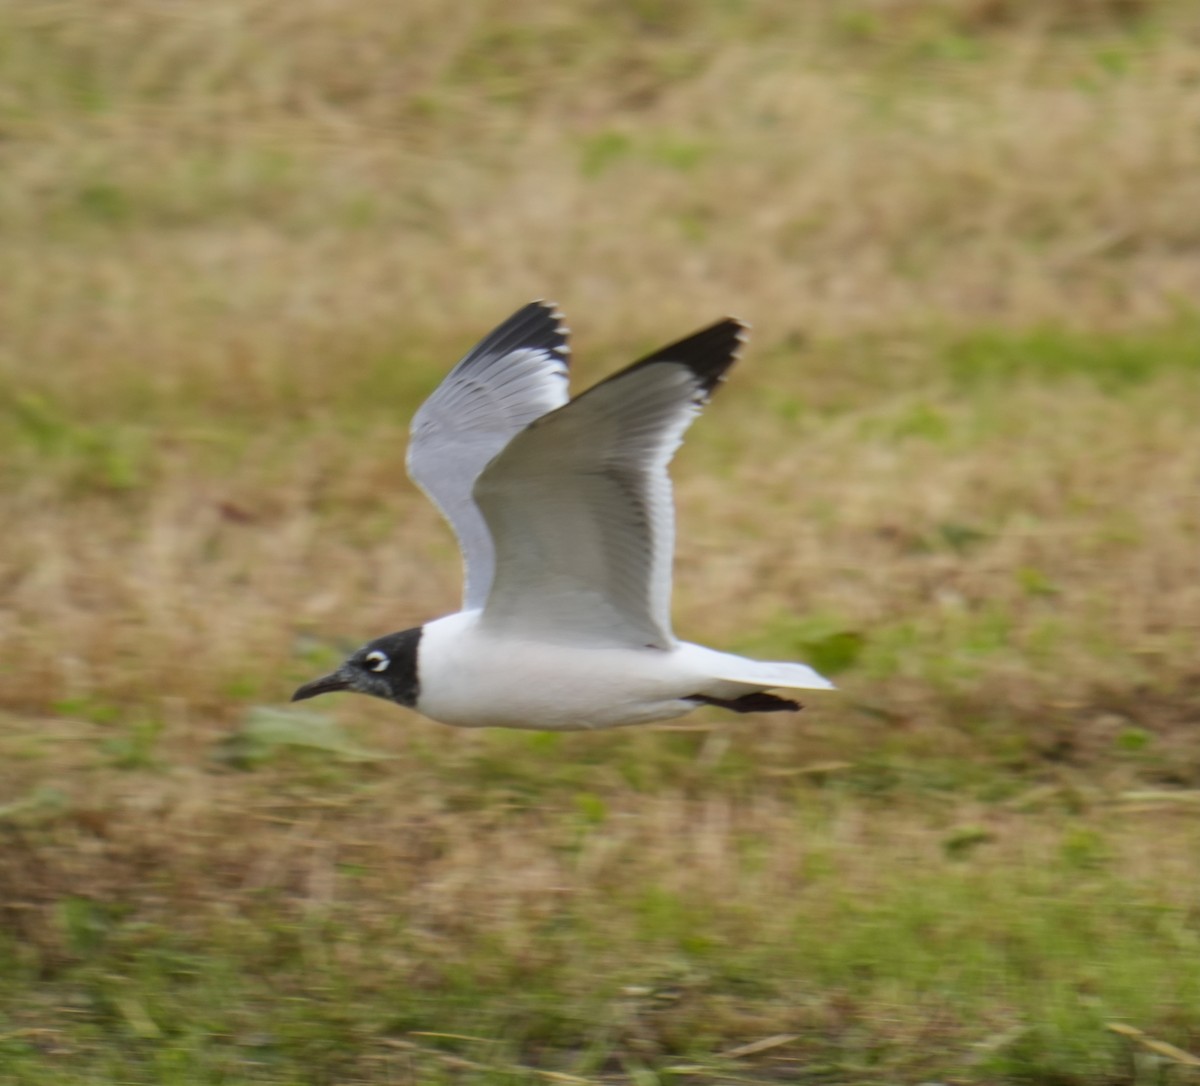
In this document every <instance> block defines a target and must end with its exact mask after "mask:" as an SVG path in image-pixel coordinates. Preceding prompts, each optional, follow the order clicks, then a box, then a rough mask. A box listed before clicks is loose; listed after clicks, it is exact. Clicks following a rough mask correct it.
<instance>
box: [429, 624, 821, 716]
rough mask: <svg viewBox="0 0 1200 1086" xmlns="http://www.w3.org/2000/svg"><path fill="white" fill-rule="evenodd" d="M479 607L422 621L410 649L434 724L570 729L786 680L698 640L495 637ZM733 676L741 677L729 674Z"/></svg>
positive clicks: (802, 674)
mask: <svg viewBox="0 0 1200 1086" xmlns="http://www.w3.org/2000/svg"><path fill="white" fill-rule="evenodd" d="M480 618H481V613H480V612H479V611H460V612H458V613H457V614H453V615H448V616H446V617H445V618H440V619H437V620H436V621H435V622H429V623H426V624H425V626H424V627H423V628H422V634H421V639H420V642H419V644H418V647H417V666H418V671H419V674H420V676H421V678H420V690H419V694H418V701H417V707H418V708H419V709H420V711H421V712H422V713H424V714H425V715H426V716H428V717H430V718H432V719H433V720H439V721H441V722H442V723H443V724H456V725H459V726H462V727H481V726H488V725H497V726H500V727H506V728H537V729H544V730H548V731H573V730H578V729H584V728H611V727H616V726H618V725H624V724H645V723H648V722H650V721H653V720H668V719H670V718H671V717H677V716H682V715H683V714H684V713H686V712H689V711H690V710H692V709H695V708H696V707H697V706H698V705H701V704H704V700H703V699H709V700H710V701H714V702H718V701H734V700H736V699H737V698H739V697H742V696H744V695H746V694H749V693H752V692H753V691H757V690H762V689H763V686H764V680H765V681H766V682H767V683H769V682H770V680H771V678H772V677H774V678H775V680H776V682H779V683H781V684H782V683H786V681H787V679H788V678H789V676H787V675H784V674H782V673H781V672H776V673H775V674H774V675H773V676H772V675H771V674H767V673H766V672H765V671H764V669H765V668H767V667H775V668H789V667H790V668H797V671H796V672H794V673H793V674H791V675H790V678H791V679H796V680H799V681H800V682H810V681H812V679H813V677H814V673H813V672H811V671H810V669H808V668H805V667H804V666H803V665H795V664H785V665H763V664H759V663H757V662H755V661H749V660H745V659H743V658H742V657H740V656H732V655H730V654H728V653H723V652H717V651H716V650H715V649H709V648H705V647H704V646H703V645H693V644H689V643H688V642H686V641H684V642H680V643H678V644H676V645H675V646H673V647H672V648H670V649H659V648H652V647H625V646H620V645H611V646H580V645H573V644H567V643H560V644H555V643H553V642H547V641H529V640H522V639H506V640H503V641H497V640H496V639H495V638H494V637H492V636H491V635H489V634H488V632H487V629H486V627H483V626H481V623H480ZM734 676H738V677H739V678H740V680H741V681H738V680H737V679H735V678H734Z"/></svg>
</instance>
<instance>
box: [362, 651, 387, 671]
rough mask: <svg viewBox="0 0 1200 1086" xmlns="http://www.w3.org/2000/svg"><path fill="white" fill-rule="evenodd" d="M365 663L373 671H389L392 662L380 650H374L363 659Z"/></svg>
mask: <svg viewBox="0 0 1200 1086" xmlns="http://www.w3.org/2000/svg"><path fill="white" fill-rule="evenodd" d="M363 663H364V664H366V665H367V667H368V668H370V669H371V670H372V671H387V668H388V664H390V663H391V661H390V660H389V659H388V658H387V656H386V655H385V654H384V653H382V652H380V651H379V650H378V649H373V650H372V651H371V652H368V653H367V655H366V656H364V657H363Z"/></svg>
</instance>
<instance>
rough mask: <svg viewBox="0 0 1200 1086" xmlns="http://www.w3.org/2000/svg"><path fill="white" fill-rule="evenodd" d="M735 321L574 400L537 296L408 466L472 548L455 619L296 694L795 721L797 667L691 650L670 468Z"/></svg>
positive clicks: (625, 715) (424, 709) (488, 346)
mask: <svg viewBox="0 0 1200 1086" xmlns="http://www.w3.org/2000/svg"><path fill="white" fill-rule="evenodd" d="M743 335H744V327H743V326H742V325H741V324H740V323H739V322H737V321H733V320H724V321H720V322H718V323H717V324H715V325H713V326H712V327H710V328H707V329H704V330H703V331H701V332H698V333H696V334H695V335H693V336H690V337H688V338H687V339H684V340H681V341H680V342H678V343H675V344H672V345H671V346H670V347H667V348H664V349H663V350H661V351H657V352H655V353H654V354H652V355H649V356H647V357H646V358H644V359H642V360H641V361H639V362H637V363H634V364H633V365H632V366H629V367H627V368H626V369H625V370H622V371H620V372H619V373H617V374H616V375H614V376H613V377H610V378H608V379H607V380H605V381H602V382H601V383H600V384H598V385H596V386H594V387H593V388H591V389H589V390H588V391H587V392H586V393H584V394H583V395H582V396H579V397H577V398H576V399H574V400H570V401H568V400H567V391H566V379H567V366H566V357H567V346H566V329H565V328H564V327H563V326H562V324H561V323H560V315H559V314H557V313H556V312H555V311H554V310H553V308H552V307H550V306H547V305H545V304H543V303H532V304H531V305H529V306H526V307H524V308H523V309H521V310H519V311H518V312H517V313H515V314H514V315H513V316H512V317H510V318H509V320H508V321H506V322H504V323H503V324H502V325H500V326H499V327H498V328H497V329H496V330H495V331H494V332H492V333H491V335H489V336H488V337H486V338H485V339H484V340H483V341H481V342H480V344H479V345H478V346H476V347H475V348H474V350H472V351H471V352H469V353H468V354H467V356H466V357H465V358H464V359H463V360H462V361H461V362H460V363H459V364H458V365H457V366H456V367H455V368H454V370H452V371H451V373H450V374H449V376H448V377H447V378H446V379H445V381H443V383H442V385H441V386H439V388H438V389H437V390H436V391H435V392H434V394H433V395H432V396H431V397H430V398H429V400H428V401H426V403H425V404H424V405H423V406H422V407H421V409H420V410H419V411H418V412H417V415H416V417H415V418H414V420H413V427H412V433H413V436H412V440H411V443H410V447H409V454H408V465H409V472H410V474H411V475H412V476H413V478H414V480H415V481H416V482H417V483H418V485H420V486H421V488H422V489H423V490H424V491H425V492H426V493H427V494H428V495H429V497H430V498H431V499H432V500H433V501H434V502H435V504H436V505H437V506H438V507H439V509H441V510H442V512H443V514H444V515H445V516H446V518H447V519H448V520H449V521H450V523H451V525H452V526H453V527H454V529H455V532H456V534H457V535H458V538H459V543H460V545H461V547H462V550H463V558H464V567H465V589H464V600H463V610H461V611H459V612H457V613H456V614H452V615H448V616H446V617H445V618H440V619H437V620H435V621H432V622H428V623H425V624H424V625H423V626H419V627H414V628H412V629H409V630H404V631H401V632H400V633H396V634H389V635H387V636H385V637H381V638H378V639H376V640H375V641H372V642H369V643H368V644H366V645H364V646H363V647H362V648H361V649H359V650H358V651H357V652H356V653H354V654H352V655H351V656H350V657H349V659H347V660H346V662H345V663H344V664H343V665H342V666H341V667H340V668H339V669H338V670H337V671H335V672H333V673H332V674H331V675H327V676H325V677H324V678H322V679H317V680H315V681H314V682H311V683H308V684H306V685H305V686H302V687H301V688H300V689H299V690H297V691H296V694H295V695H294V700H298V699H301V698H307V697H313V696H315V695H317V694H323V693H329V692H332V691H335V690H354V691H357V692H359V693H364V694H370V695H373V696H375V697H380V698H385V699H387V700H390V701H395V702H397V703H399V704H401V705H405V706H408V707H409V708H413V709H416V710H417V711H418V712H420V713H421V714H423V715H424V716H427V717H430V718H431V719H433V720H438V721H441V722H442V723H445V724H453V725H458V726H462V727H486V726H500V727H509V728H534V729H544V730H555V731H559V730H575V729H586V728H609V727H616V726H619V725H626V724H641V723H647V722H649V721H654V720H665V719H669V718H671V717H676V716H681V715H682V714H684V713H686V712H689V711H690V710H692V709H694V708H696V707H697V706H698V705H704V704H709V705H718V706H721V707H724V708H727V709H731V710H733V711H735V712H771V711H779V710H789V709H790V710H794V709H798V708H799V706H798V705H797V704H796V703H795V702H794V701H791V700H789V699H786V698H781V697H778V696H776V695H774V694H771V693H768V691H770V690H776V689H784V690H794V689H828V688H829V687H830V686H831V684H830V683H829V682H828V681H827V680H825V679H823V678H822V677H821V676H820V675H818V674H817V673H816V672H815V671H813V670H812V669H811V668H809V667H807V666H806V665H804V664H795V663H770V662H763V661H757V660H750V659H747V658H745V657H741V656H734V655H731V654H729V653H723V652H718V651H716V650H714V649H709V648H705V647H703V646H701V645H694V644H689V643H687V642H680V641H678V640H677V639H676V638H675V635H674V633H673V631H672V629H671V621H670V591H671V562H672V550H673V544H674V511H673V508H672V499H671V486H670V480H669V478H668V476H667V465H668V463H669V462H670V459H671V456H672V455H673V453H674V451H675V449H676V447H677V446H678V444H679V442H680V441H681V440H682V438H683V433H684V431H685V430H686V429H687V427H688V425H690V423H691V421H692V420H693V419H694V418H695V416H696V415H697V414H698V413H699V410H700V408H701V407H702V406H703V404H704V403H706V402H707V400H708V398H709V396H710V395H711V393H712V391H713V389H714V388H715V387H716V386H717V384H718V383H719V382H720V381H721V380H722V379H723V377H724V374H725V371H726V370H727V369H728V368H729V366H730V365H732V363H733V361H734V359H735V358H736V355H737V350H738V348H739V347H740V345H741V342H742V339H743Z"/></svg>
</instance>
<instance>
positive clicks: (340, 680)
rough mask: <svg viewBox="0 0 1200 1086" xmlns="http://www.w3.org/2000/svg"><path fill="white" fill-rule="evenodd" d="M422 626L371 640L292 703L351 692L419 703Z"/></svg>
mask: <svg viewBox="0 0 1200 1086" xmlns="http://www.w3.org/2000/svg"><path fill="white" fill-rule="evenodd" d="M421 629H422V627H420V626H415V627H413V629H411V630H402V631H401V632H400V633H394V634H388V635H387V636H386V637H377V638H376V639H375V640H374V641H369V642H368V643H367V644H365V645H363V647H362V648H361V649H358V650H357V651H356V652H353V653H351V654H350V656H348V657H347V658H346V661H345V663H343V664H342V666H341V667H339V668H338V669H337V670H336V671H333V672H330V674H328V675H325V676H322V677H321V678H320V679H314V680H313V681H312V682H310V683H305V684H304V685H303V686H302V687H300V689H299V690H297V691H296V692H295V693H294V694H293V695H292V701H303V700H304V699H305V698H315V697H316V696H317V695H318V694H332V693H333V692H334V691H335V690H352V691H354V692H355V693H357V694H370V695H371V697H373V698H383V699H384V700H385V701H394V702H396V703H397V704H399V705H406V706H408V708H410V709H412V708H413V707H414V706H415V705H416V704H417V695H418V693H419V692H420V688H421V684H420V680H419V679H418V677H417V646H418V645H419V644H420V643H421Z"/></svg>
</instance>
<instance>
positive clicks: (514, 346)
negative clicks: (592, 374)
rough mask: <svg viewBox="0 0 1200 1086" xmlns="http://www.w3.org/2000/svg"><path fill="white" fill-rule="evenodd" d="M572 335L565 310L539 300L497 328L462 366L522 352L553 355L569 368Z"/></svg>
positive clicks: (482, 340)
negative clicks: (533, 351) (535, 351)
mask: <svg viewBox="0 0 1200 1086" xmlns="http://www.w3.org/2000/svg"><path fill="white" fill-rule="evenodd" d="M570 335H571V329H570V328H568V327H567V325H566V321H565V318H564V317H563V314H562V310H560V309H559V308H558V306H557V305H555V304H554V302H551V301H546V300H545V299H542V298H538V299H536V300H535V301H532V302H529V303H527V304H526V305H523V306H521V308H520V309H518V310H517V311H516V312H515V313H513V314H512V315H511V316H510V317H509V318H508V319H507V320H504V321H501V322H500V324H498V325H496V327H495V328H493V329H492V330H491V331H490V332H489V333H488V334H487V335H486V336H484V337H483V339H481V340H480V341H479V342H478V343H477V344H476V345H475V346H474V347H472V348H471V349H470V350H469V351H468V352H467V353H466V355H465V356H464V357H463V359H462V361H461V362H460V363H459V365H460V366H461V365H467V364H470V363H472V362H474V361H475V360H477V359H481V358H491V357H494V356H496V355H503V354H508V353H509V352H511V351H520V350H543V351H550V352H552V353H553V354H554V355H556V356H557V357H558V358H559V359H560V360H561V361H562V363H563V364H564V365H566V364H567V362H568V360H569V358H570V354H571V347H570V345H569V344H568V342H567V340H568V338H569V337H570Z"/></svg>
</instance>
